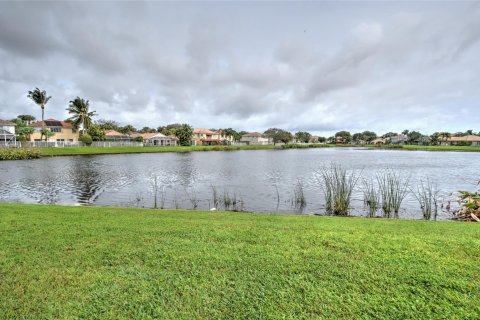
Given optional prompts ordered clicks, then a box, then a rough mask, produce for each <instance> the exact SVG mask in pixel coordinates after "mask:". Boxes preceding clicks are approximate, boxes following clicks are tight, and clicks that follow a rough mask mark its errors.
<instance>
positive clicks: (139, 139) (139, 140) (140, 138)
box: [134, 136, 143, 142]
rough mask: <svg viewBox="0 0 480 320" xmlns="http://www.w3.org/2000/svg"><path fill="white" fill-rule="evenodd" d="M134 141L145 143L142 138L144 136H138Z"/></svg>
mask: <svg viewBox="0 0 480 320" xmlns="http://www.w3.org/2000/svg"><path fill="white" fill-rule="evenodd" d="M134 140H135V142H143V137H142V136H138V137H136V138H135V139H134Z"/></svg>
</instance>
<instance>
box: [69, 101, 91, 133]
mask: <svg viewBox="0 0 480 320" xmlns="http://www.w3.org/2000/svg"><path fill="white" fill-rule="evenodd" d="M67 111H68V113H70V114H72V115H73V116H71V117H70V118H69V120H72V123H73V125H74V126H75V127H76V128H79V127H80V125H81V126H82V134H83V133H85V130H88V128H90V126H91V125H92V117H94V116H96V113H95V111H90V104H89V101H88V100H84V99H82V98H80V97H76V98H75V100H72V101H70V105H69V106H68V108H67Z"/></svg>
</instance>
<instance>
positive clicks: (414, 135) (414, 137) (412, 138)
mask: <svg viewBox="0 0 480 320" xmlns="http://www.w3.org/2000/svg"><path fill="white" fill-rule="evenodd" d="M407 136H408V143H409V144H419V143H420V142H422V140H423V134H421V133H420V132H418V131H410V132H409V133H408V134H407Z"/></svg>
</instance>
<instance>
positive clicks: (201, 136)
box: [192, 128, 234, 145]
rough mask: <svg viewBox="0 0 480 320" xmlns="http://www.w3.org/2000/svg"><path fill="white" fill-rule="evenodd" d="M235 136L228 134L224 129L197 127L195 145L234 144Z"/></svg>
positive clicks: (194, 131) (193, 139)
mask: <svg viewBox="0 0 480 320" xmlns="http://www.w3.org/2000/svg"><path fill="white" fill-rule="evenodd" d="M233 141H234V137H233V136H230V135H227V134H225V133H224V131H223V130H218V131H213V130H208V129H203V128H195V129H194V130H193V136H192V144H193V145H218V144H225V145H226V144H232V143H233Z"/></svg>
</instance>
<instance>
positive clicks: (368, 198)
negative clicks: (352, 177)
mask: <svg viewBox="0 0 480 320" xmlns="http://www.w3.org/2000/svg"><path fill="white" fill-rule="evenodd" d="M379 200H380V199H379V194H378V190H377V189H376V188H375V185H374V183H373V181H372V180H370V181H369V180H366V179H364V180H363V203H364V204H365V205H366V206H367V208H368V217H369V218H374V217H375V215H376V213H377V209H378V206H379Z"/></svg>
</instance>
